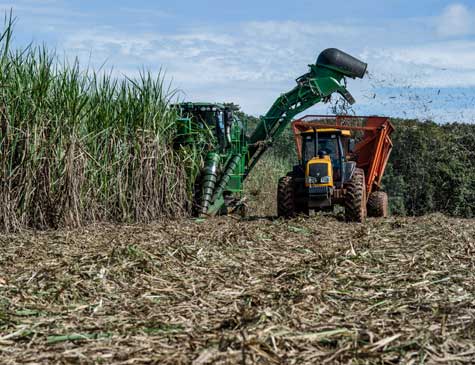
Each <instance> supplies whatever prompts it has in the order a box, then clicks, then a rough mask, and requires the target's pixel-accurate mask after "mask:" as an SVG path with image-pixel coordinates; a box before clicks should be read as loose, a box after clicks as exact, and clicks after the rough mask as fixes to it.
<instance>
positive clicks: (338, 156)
mask: <svg viewBox="0 0 475 365" xmlns="http://www.w3.org/2000/svg"><path fill="white" fill-rule="evenodd" d="M300 138H301V151H300V153H299V155H300V156H301V165H302V166H303V167H304V171H305V179H306V181H305V185H306V186H307V187H334V186H336V187H341V186H343V184H344V183H345V181H346V179H345V177H346V176H347V170H348V168H349V166H347V162H348V155H349V153H350V152H351V147H352V144H353V142H352V139H351V132H350V131H349V130H344V129H332V128H323V129H316V128H313V129H308V130H306V131H304V132H301V133H300Z"/></svg>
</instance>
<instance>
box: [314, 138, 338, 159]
mask: <svg viewBox="0 0 475 365" xmlns="http://www.w3.org/2000/svg"><path fill="white" fill-rule="evenodd" d="M320 151H323V152H325V153H326V154H327V155H329V156H330V157H331V159H332V161H338V160H339V158H340V151H339V149H338V138H337V136H336V135H334V134H332V135H328V136H321V135H320V136H319V138H318V151H317V154H318V153H319V152H320Z"/></svg>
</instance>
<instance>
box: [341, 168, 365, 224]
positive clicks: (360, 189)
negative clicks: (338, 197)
mask: <svg viewBox="0 0 475 365" xmlns="http://www.w3.org/2000/svg"><path fill="white" fill-rule="evenodd" d="M345 188H346V194H345V219H346V220H347V221H348V222H360V223H363V222H364V221H365V219H366V215H367V212H366V186H365V176H364V171H363V170H362V169H359V168H357V169H355V172H354V173H353V177H352V178H351V180H350V181H348V183H347V184H346V186H345Z"/></svg>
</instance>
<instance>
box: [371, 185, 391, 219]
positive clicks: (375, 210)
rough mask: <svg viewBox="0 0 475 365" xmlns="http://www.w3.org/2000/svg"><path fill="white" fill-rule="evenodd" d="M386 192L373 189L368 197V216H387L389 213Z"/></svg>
mask: <svg viewBox="0 0 475 365" xmlns="http://www.w3.org/2000/svg"><path fill="white" fill-rule="evenodd" d="M388 206H389V204H388V194H386V193H385V192H384V191H373V192H372V193H371V194H370V195H369V198H368V216H370V217H377V218H387V217H388V215H389V208H388Z"/></svg>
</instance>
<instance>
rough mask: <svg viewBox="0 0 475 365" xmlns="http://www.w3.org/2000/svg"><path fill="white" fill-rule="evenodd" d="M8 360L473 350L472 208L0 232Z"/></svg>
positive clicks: (2, 353)
mask: <svg viewBox="0 0 475 365" xmlns="http://www.w3.org/2000/svg"><path fill="white" fill-rule="evenodd" d="M0 362H1V363H2V364H17V363H31V364H33V363H35V364H36V363H39V364H54V363H75V364H81V363H120V364H150V363H157V364H190V363H192V364H211V363H218V364H228V363H229V364H254V363H260V364H274V363H275V364H279V363H282V364H315V363H329V364H334V363H335V364H340V363H341V364H383V363H384V364H398V363H404V364H435V363H451V364H462V363H474V362H475V221H473V220H457V219H449V218H446V217H444V216H442V215H432V216H428V217H423V218H417V219H416V218H390V219H388V220H370V221H369V222H368V223H366V224H364V225H359V224H347V223H344V222H340V221H338V220H337V219H336V218H335V217H323V216H317V217H315V218H311V219H303V218H298V219H295V220H292V221H289V222H284V221H279V220H272V219H262V218H261V219H254V220H247V221H244V220H238V219H237V218H232V217H227V218H217V219H210V220H206V221H205V220H182V221H169V222H163V223H156V224H151V225H130V226H126V225H122V226H112V225H101V226H93V227H88V228H85V229H79V230H69V231H58V232H45V233H35V232H25V233H21V234H14V235H0Z"/></svg>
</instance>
